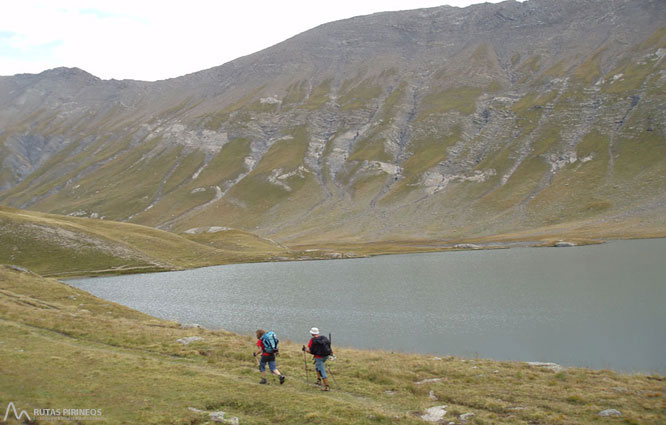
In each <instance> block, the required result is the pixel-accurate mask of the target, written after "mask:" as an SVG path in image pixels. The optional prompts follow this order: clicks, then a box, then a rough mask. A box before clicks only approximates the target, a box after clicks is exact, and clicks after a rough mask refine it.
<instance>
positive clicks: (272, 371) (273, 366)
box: [268, 360, 280, 375]
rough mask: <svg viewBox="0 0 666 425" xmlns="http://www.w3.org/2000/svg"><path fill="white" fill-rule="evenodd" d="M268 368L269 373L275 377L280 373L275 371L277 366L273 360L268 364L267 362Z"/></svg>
mask: <svg viewBox="0 0 666 425" xmlns="http://www.w3.org/2000/svg"><path fill="white" fill-rule="evenodd" d="M268 367H269V368H270V369H271V373H273V374H275V375H279V374H280V371H279V370H277V366H276V365H275V360H271V361H270V362H268Z"/></svg>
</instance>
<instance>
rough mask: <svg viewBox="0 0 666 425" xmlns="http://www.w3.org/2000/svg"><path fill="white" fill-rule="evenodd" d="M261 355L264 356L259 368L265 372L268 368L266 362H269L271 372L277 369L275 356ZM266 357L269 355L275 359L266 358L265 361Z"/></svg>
mask: <svg viewBox="0 0 666 425" xmlns="http://www.w3.org/2000/svg"><path fill="white" fill-rule="evenodd" d="M261 357H262V358H261V361H260V362H259V370H260V371H262V372H264V371H265V370H266V363H268V368H269V369H270V370H271V372H274V371H275V357H273V356H261ZM264 357H269V358H270V357H272V358H273V359H272V360H268V359H265V360H266V361H264Z"/></svg>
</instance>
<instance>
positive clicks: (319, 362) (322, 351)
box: [303, 328, 333, 391]
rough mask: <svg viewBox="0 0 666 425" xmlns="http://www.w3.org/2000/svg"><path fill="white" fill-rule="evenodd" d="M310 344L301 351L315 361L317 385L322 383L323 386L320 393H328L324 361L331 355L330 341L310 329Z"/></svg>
mask: <svg viewBox="0 0 666 425" xmlns="http://www.w3.org/2000/svg"><path fill="white" fill-rule="evenodd" d="M310 335H311V336H312V338H310V342H308V346H307V347H306V346H305V345H304V346H303V351H305V352H308V353H310V354H312V355H313V356H314V359H315V370H316V371H317V382H316V384H317V385H321V384H322V381H323V383H324V386H323V387H322V389H321V390H322V391H330V387H329V386H328V375H326V365H325V363H326V360H328V356H330V355H332V354H333V350H331V341H329V339H328V338H326V337H325V336H323V335H319V329H317V328H312V329H310Z"/></svg>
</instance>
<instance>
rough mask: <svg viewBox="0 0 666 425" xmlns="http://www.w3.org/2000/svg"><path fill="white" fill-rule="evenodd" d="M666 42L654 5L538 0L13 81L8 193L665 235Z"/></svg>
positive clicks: (305, 233)
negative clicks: (158, 63) (149, 74)
mask: <svg viewBox="0 0 666 425" xmlns="http://www.w3.org/2000/svg"><path fill="white" fill-rule="evenodd" d="M665 56H666V7H664V2H663V1H660V0H634V1H631V2H628V1H624V0H529V1H525V2H522V3H519V2H515V1H507V2H503V3H498V4H482V5H475V6H470V7H467V8H464V9H460V8H454V7H449V6H443V7H437V8H431V9H421V10H413V11H403V12H387V13H378V14H374V15H369V16H361V17H357V18H352V19H347V20H343V21H338V22H333V23H330V24H326V25H322V26H320V27H317V28H315V29H312V30H310V31H307V32H304V33H302V34H300V35H298V36H295V37H293V38H291V39H289V40H286V41H284V42H282V43H280V44H278V45H276V46H273V47H271V48H269V49H266V50H263V51H261V52H258V53H255V54H253V55H249V56H246V57H242V58H239V59H237V60H235V61H232V62H229V63H227V64H224V65H221V66H219V67H216V68H212V69H209V70H205V71H201V72H198V73H194V74H190V75H186V76H183V77H180V78H175V79H171V80H165V81H158V82H153V83H149V82H140V81H116V80H110V81H105V80H100V79H99V78H96V77H94V76H92V75H90V74H88V73H86V72H84V71H82V70H80V69H76V68H58V69H53V70H49V71H45V72H43V73H41V74H37V75H28V74H23V75H16V76H12V77H0V129H1V130H0V160H1V161H2V165H1V168H0V205H5V206H11V207H16V208H23V209H31V210H37V211H44V212H50V213H57V214H64V215H73V216H81V217H96V218H105V219H111V220H118V221H128V222H132V223H137V224H143V225H148V226H152V227H158V228H160V229H165V230H170V231H174V232H185V231H188V230H191V229H201V228H211V227H231V228H237V229H243V230H249V231H252V232H256V233H258V234H259V235H261V236H264V237H270V238H272V239H275V240H277V241H280V242H286V243H295V244H298V243H313V242H317V241H332V240H336V241H356V240H365V241H367V240H400V239H435V238H463V237H464V238H471V237H482V236H488V235H493V234H501V233H504V234H516V235H526V234H530V233H531V234H537V232H541V231H546V230H548V229H550V230H548V231H557V232H563V233H566V232H568V231H582V230H581V229H585V232H587V234H588V235H589V236H596V237H622V236H651V235H658V234H662V235H663V234H666V233H664V229H666V184H665V183H664V182H665V181H666V177H665V176H666V108H664V104H665V103H666V95H665V93H666V72H665V71H664V69H665V66H666V59H664V57H665ZM536 229H540V230H536ZM544 229H545V230H544Z"/></svg>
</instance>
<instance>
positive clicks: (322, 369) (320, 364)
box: [315, 356, 328, 378]
mask: <svg viewBox="0 0 666 425" xmlns="http://www.w3.org/2000/svg"><path fill="white" fill-rule="evenodd" d="M327 359H328V356H326V357H322V358H319V357H315V369H317V370H318V371H319V373H320V374H321V377H322V378H328V376H327V375H326V365H324V362H325V361H326V360H327Z"/></svg>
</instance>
